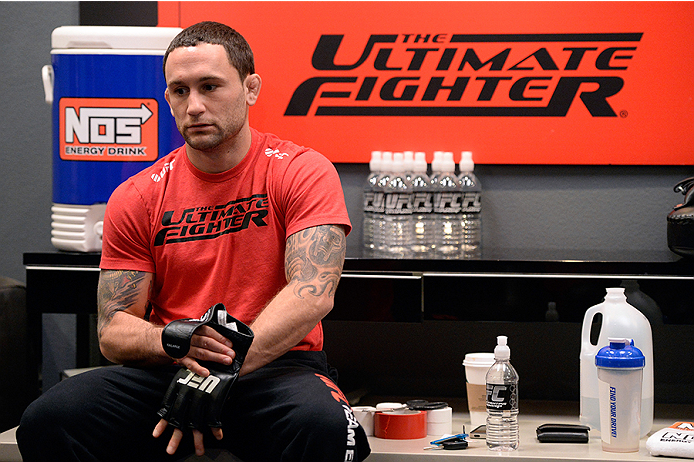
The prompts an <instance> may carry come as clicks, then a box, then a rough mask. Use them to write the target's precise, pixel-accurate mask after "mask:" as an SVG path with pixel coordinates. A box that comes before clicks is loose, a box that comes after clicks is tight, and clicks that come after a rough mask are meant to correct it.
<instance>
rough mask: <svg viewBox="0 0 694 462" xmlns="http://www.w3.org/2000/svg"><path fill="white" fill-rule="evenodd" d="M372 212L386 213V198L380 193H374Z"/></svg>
mask: <svg viewBox="0 0 694 462" xmlns="http://www.w3.org/2000/svg"><path fill="white" fill-rule="evenodd" d="M373 194H374V199H373V212H374V213H383V212H385V211H386V196H385V194H383V193H382V192H374V193H373Z"/></svg>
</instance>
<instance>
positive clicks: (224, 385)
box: [158, 303, 253, 430]
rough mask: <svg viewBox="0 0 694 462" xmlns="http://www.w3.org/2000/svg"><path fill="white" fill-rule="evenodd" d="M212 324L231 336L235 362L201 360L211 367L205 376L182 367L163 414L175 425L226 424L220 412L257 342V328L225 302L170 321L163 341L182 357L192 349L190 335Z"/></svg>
mask: <svg viewBox="0 0 694 462" xmlns="http://www.w3.org/2000/svg"><path fill="white" fill-rule="evenodd" d="M203 325H205V326H210V327H212V328H213V329H214V330H216V331H217V332H219V333H220V334H222V335H223V336H224V337H225V338H228V339H229V340H231V342H232V344H233V346H232V348H233V349H234V352H235V353H236V356H235V357H234V361H233V362H232V364H231V365H229V366H225V365H224V364H220V363H216V362H210V361H199V362H200V364H201V365H202V366H204V367H205V368H207V369H208V370H209V371H210V375H209V376H208V377H202V376H200V375H198V374H195V373H193V372H191V371H189V370H188V369H186V368H181V370H180V371H178V373H177V374H176V376H175V377H174V378H173V380H172V381H171V385H169V389H168V390H167V392H166V394H165V395H164V399H163V401H162V405H161V409H160V410H159V412H158V414H159V417H161V418H162V419H164V420H166V421H167V422H168V423H169V424H170V425H172V426H174V427H175V428H179V429H180V428H195V429H198V430H203V429H204V428H205V427H216V428H219V427H221V426H222V423H221V421H220V415H221V413H222V408H223V406H224V403H225V402H226V399H227V396H228V395H229V390H230V389H231V386H232V385H233V384H234V382H236V379H237V378H238V376H239V371H240V370H241V366H242V365H243V361H244V359H246V354H247V353H248V349H249V348H250V346H251V343H253V331H252V330H251V328H250V327H248V326H247V325H245V324H244V323H242V322H241V321H239V320H237V319H235V318H233V317H232V316H231V315H229V314H228V313H227V311H226V308H225V307H224V305H223V304H221V303H218V304H216V305H214V306H213V307H212V308H210V309H209V310H208V311H207V313H205V314H204V315H203V316H202V317H201V318H200V319H181V320H178V321H173V322H170V323H169V324H167V326H166V327H165V328H164V332H163V333H162V345H163V346H164V350H165V351H166V353H167V354H169V355H170V356H172V357H174V358H182V357H184V356H185V355H186V354H188V351H189V350H190V339H191V337H192V336H193V333H194V332H195V330H196V329H197V328H198V327H200V326H203Z"/></svg>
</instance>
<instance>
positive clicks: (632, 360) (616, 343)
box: [595, 338, 646, 368]
mask: <svg viewBox="0 0 694 462" xmlns="http://www.w3.org/2000/svg"><path fill="white" fill-rule="evenodd" d="M609 341H610V344H609V345H608V346H606V347H603V348H601V349H600V351H598V354H597V355H595V365H596V366H598V367H610V368H622V367H623V368H640V367H644V366H645V365H646V357H645V356H644V355H643V353H641V350H639V349H638V348H636V347H635V346H634V341H633V340H632V339H628V338H610V339H609Z"/></svg>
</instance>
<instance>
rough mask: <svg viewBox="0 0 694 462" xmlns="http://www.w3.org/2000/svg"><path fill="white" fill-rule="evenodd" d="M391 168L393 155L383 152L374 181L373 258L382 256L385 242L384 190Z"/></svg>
mask: <svg viewBox="0 0 694 462" xmlns="http://www.w3.org/2000/svg"><path fill="white" fill-rule="evenodd" d="M392 167H393V153H392V152H390V151H384V152H383V153H382V154H381V173H380V174H379V175H378V179H377V180H376V187H375V188H374V228H373V243H374V244H373V246H374V250H373V251H374V257H382V256H384V252H385V248H386V242H385V237H386V233H385V213H386V198H385V190H386V186H388V182H389V181H390V175H391V172H390V171H391V169H392Z"/></svg>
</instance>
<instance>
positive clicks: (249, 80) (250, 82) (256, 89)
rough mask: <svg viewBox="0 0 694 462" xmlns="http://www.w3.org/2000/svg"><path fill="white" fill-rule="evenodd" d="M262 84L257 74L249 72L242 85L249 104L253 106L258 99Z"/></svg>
mask: <svg viewBox="0 0 694 462" xmlns="http://www.w3.org/2000/svg"><path fill="white" fill-rule="evenodd" d="M262 84H263V81H262V79H261V78H260V76H259V75H258V74H250V75H248V76H247V77H246V80H245V81H244V87H245V90H246V103H247V104H248V105H249V106H253V105H254V104H255V103H256V101H258V95H259V94H260V87H261V86H262Z"/></svg>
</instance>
